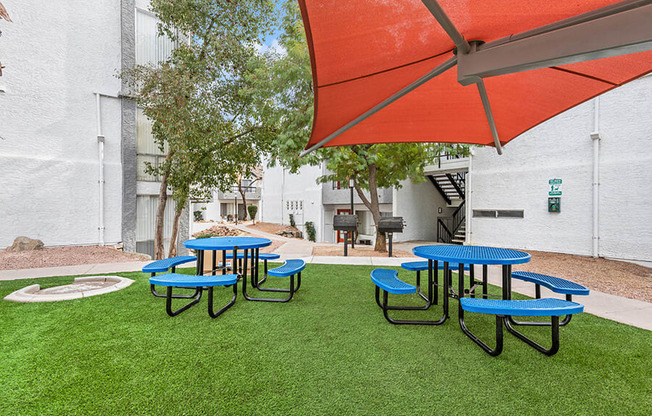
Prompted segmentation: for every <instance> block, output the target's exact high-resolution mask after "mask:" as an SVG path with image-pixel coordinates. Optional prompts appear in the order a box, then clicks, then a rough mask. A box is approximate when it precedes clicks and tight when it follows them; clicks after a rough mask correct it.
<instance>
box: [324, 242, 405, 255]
mask: <svg viewBox="0 0 652 416" xmlns="http://www.w3.org/2000/svg"><path fill="white" fill-rule="evenodd" d="M348 251H349V256H351V257H387V256H388V254H389V253H387V252H384V253H381V252H379V251H374V249H373V247H368V246H362V247H361V246H359V245H358V246H356V247H355V248H353V249H352V248H351V246H349V250H348ZM312 255H313V256H344V246H339V247H335V246H315V247H313V249H312ZM392 255H393V256H394V257H414V255H413V254H411V253H408V252H407V251H403V250H394V249H393V250H392Z"/></svg>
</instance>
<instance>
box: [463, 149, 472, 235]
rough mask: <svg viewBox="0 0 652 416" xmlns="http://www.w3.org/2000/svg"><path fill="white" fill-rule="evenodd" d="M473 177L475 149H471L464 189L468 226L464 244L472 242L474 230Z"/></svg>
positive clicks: (466, 225)
mask: <svg viewBox="0 0 652 416" xmlns="http://www.w3.org/2000/svg"><path fill="white" fill-rule="evenodd" d="M472 177H473V151H472V150H469V170H468V172H467V173H466V184H464V190H465V192H466V200H465V201H466V214H465V215H466V218H465V220H464V221H465V222H466V224H465V228H466V239H465V240H466V241H465V242H464V244H472V243H471V233H472V232H473V231H472V230H471V215H472V214H473V209H472V205H473V204H472V198H471V195H472V194H473V190H472V188H471V187H472V186H473V183H472Z"/></svg>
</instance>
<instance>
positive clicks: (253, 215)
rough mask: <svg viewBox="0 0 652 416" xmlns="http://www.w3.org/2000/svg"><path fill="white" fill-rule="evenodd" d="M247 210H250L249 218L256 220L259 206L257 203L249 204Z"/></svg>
mask: <svg viewBox="0 0 652 416" xmlns="http://www.w3.org/2000/svg"><path fill="white" fill-rule="evenodd" d="M247 211H249V218H251V220H252V221H253V220H255V219H256V214H257V213H258V207H257V206H255V205H249V206H248V207H247Z"/></svg>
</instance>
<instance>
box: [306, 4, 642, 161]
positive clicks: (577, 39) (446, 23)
mask: <svg viewBox="0 0 652 416" xmlns="http://www.w3.org/2000/svg"><path fill="white" fill-rule="evenodd" d="M421 1H422V3H423V4H424V6H425V7H426V8H427V9H428V10H429V11H430V13H431V14H432V15H433V17H434V18H435V19H436V20H437V22H438V23H439V24H440V26H441V27H442V28H443V29H444V31H445V32H446V33H447V34H448V36H449V37H450V38H451V40H452V41H453V43H454V44H455V46H456V49H457V54H456V56H455V57H452V58H450V59H448V60H447V61H445V62H444V63H442V64H440V65H438V66H437V67H435V68H434V69H433V70H431V71H430V72H428V73H427V74H425V75H423V76H422V77H421V78H419V79H417V80H416V81H414V82H412V83H411V84H409V85H408V86H406V87H404V88H402V89H401V90H399V91H398V92H396V93H394V94H392V95H391V96H390V97H388V98H386V99H385V100H383V101H382V102H380V103H379V104H377V105H375V106H374V107H372V108H371V109H369V110H367V111H365V112H364V113H362V114H361V115H359V116H358V117H356V118H355V119H353V120H351V121H350V122H348V123H347V124H345V125H344V126H342V127H340V128H339V129H337V130H336V131H334V132H333V133H331V134H330V135H328V136H327V137H326V138H324V139H322V140H321V141H319V142H318V143H316V144H315V145H313V146H311V147H310V148H308V149H306V150H304V151H302V152H301V153H300V155H299V157H303V156H305V155H307V154H309V153H311V152H313V151H315V150H317V149H319V148H320V147H322V146H324V145H325V144H326V143H328V142H330V141H331V140H333V139H335V138H336V137H337V136H339V135H340V134H342V133H344V132H345V131H347V130H349V129H351V128H352V127H354V126H356V125H357V124H359V123H361V122H362V121H364V120H366V119H367V118H369V117H370V116H372V115H373V114H375V113H377V112H378V111H380V110H382V109H383V108H385V107H387V106H388V105H390V104H392V103H393V102H395V101H396V100H398V99H399V98H401V97H403V96H405V95H406V94H408V93H409V92H411V91H413V90H414V89H416V88H418V87H419V86H421V85H423V84H425V83H426V82H427V81H429V80H431V79H433V78H435V77H436V76H438V75H441V74H442V73H443V72H445V71H447V70H448V69H450V68H452V67H453V66H456V65H457V67H458V68H457V71H458V82H459V83H460V84H461V85H464V86H468V85H471V84H476V86H477V88H478V93H479V94H480V98H481V100H482V105H483V108H484V111H485V114H486V116H487V121H488V123H489V128H490V130H491V134H492V137H493V140H494V145H495V147H496V151H497V152H498V154H502V146H501V143H500V140H499V137H498V132H497V128H496V124H495V121H494V118H493V113H492V111H491V106H490V103H489V97H488V95H487V91H486V88H485V86H484V82H483V79H484V78H489V77H493V76H498V75H505V74H512V73H517V72H523V71H529V70H533V69H540V68H549V67H553V66H558V65H566V64H571V63H577V62H583V61H588V60H593V59H600V58H607V57H613V56H619V55H625V54H630V53H636V52H644V51H649V50H652V24H650V22H651V21H652V0H624V1H622V2H620V3H616V4H612V5H609V6H606V7H602V8H600V9H596V10H593V11H590V12H587V13H583V14H580V15H577V16H573V17H571V18H568V19H564V20H560V21H558V22H554V23H551V24H548V25H544V26H541V27H538V28H535V29H531V30H528V31H525V32H521V33H518V34H515V35H511V36H508V37H505V38H502V39H498V40H495V41H491V42H488V43H484V44H482V41H473V42H471V43H469V42H468V41H467V40H466V39H465V38H464V35H462V33H461V32H460V31H459V30H458V29H457V27H455V24H454V23H453V22H452V21H451V20H450V18H449V17H448V15H447V14H446V12H445V11H444V9H443V8H442V7H441V5H440V4H439V2H438V1H437V0H421Z"/></svg>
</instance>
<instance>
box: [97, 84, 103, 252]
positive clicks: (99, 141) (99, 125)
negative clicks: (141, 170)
mask: <svg viewBox="0 0 652 416" xmlns="http://www.w3.org/2000/svg"><path fill="white" fill-rule="evenodd" d="M100 96H101V94H100V93H98V92H96V93H95V102H96V112H97V156H98V162H99V167H100V172H99V180H98V181H97V183H98V185H99V194H100V195H99V198H100V200H99V224H98V226H97V229H98V231H99V237H98V239H99V241H98V244H99V245H100V246H103V245H104V135H103V134H102V107H101V106H100Z"/></svg>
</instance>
